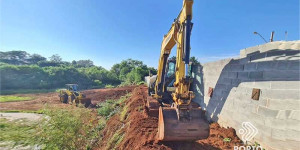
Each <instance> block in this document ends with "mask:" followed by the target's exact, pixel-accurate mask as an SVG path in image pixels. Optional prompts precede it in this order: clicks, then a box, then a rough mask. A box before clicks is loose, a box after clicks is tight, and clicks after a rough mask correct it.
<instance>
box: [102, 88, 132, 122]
mask: <svg viewBox="0 0 300 150" xmlns="http://www.w3.org/2000/svg"><path fill="white" fill-rule="evenodd" d="M130 96H131V93H127V94H126V95H125V96H121V97H120V99H118V100H106V101H105V102H102V103H99V104H98V105H97V106H98V107H99V108H98V109H97V112H98V114H99V115H100V116H102V117H105V118H106V119H109V118H110V117H111V116H113V115H114V114H116V113H118V112H120V110H122V108H123V106H121V105H123V104H122V103H123V102H124V101H125V100H126V99H127V98H129V97H130Z"/></svg>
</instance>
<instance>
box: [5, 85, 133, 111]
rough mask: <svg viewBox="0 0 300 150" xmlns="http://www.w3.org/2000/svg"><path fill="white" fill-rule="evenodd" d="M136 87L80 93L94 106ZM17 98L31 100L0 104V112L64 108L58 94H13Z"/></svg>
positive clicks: (118, 96) (64, 105)
mask: <svg viewBox="0 0 300 150" xmlns="http://www.w3.org/2000/svg"><path fill="white" fill-rule="evenodd" d="M135 87H136V86H127V87H119V88H113V89H92V90H85V91H82V93H83V94H85V95H86V97H87V98H91V100H92V103H93V104H94V105H96V104H98V103H99V102H102V101H105V100H107V99H118V98H120V97H121V96H123V95H126V94H127V93H129V92H132V90H133V89H134V88H135ZM15 95H17V96H28V97H33V100H29V101H20V102H5V103H0V111H1V110H2V111H3V110H39V109H42V108H43V107H44V105H45V104H49V105H55V106H56V107H66V104H62V103H61V102H60V101H59V97H58V93H55V92H53V93H38V94H15Z"/></svg>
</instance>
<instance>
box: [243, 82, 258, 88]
mask: <svg viewBox="0 0 300 150" xmlns="http://www.w3.org/2000/svg"><path fill="white" fill-rule="evenodd" d="M254 83H255V82H241V83H240V84H239V87H249V88H253V86H254Z"/></svg>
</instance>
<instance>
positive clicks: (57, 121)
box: [35, 108, 99, 150]
mask: <svg viewBox="0 0 300 150" xmlns="http://www.w3.org/2000/svg"><path fill="white" fill-rule="evenodd" d="M44 113H45V114H46V115H47V116H49V117H47V118H46V119H45V120H44V122H43V123H41V124H40V125H39V126H38V128H37V129H36V135H35V142H38V144H40V145H42V148H43V149H49V150H52V149H86V147H90V146H91V141H92V140H93V138H95V136H99V134H98V132H99V130H95V125H94V124H93V123H94V122H95V121H96V117H95V116H93V115H91V114H92V113H91V110H87V109H80V108H70V109H57V108H51V109H46V110H45V111H44Z"/></svg>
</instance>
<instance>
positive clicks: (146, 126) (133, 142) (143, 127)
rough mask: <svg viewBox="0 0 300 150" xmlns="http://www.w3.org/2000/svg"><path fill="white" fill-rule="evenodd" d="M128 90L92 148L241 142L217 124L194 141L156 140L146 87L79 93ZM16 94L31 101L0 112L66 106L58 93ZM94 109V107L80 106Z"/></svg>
mask: <svg viewBox="0 0 300 150" xmlns="http://www.w3.org/2000/svg"><path fill="white" fill-rule="evenodd" d="M130 92H131V93H132V96H131V97H130V98H128V99H127V100H126V101H125V102H124V103H125V107H128V109H127V113H126V117H125V118H124V119H120V118H122V117H120V114H118V113H117V114H115V115H113V116H112V117H111V118H110V119H109V120H108V121H107V123H106V126H105V128H104V130H103V134H102V138H101V140H99V141H98V143H97V145H98V146H97V147H94V149H99V150H102V149H110V148H115V149H121V150H123V149H143V150H144V149H146V150H147V149H162V150H173V149H174V150H175V149H176V150H177V149H178V150H179V149H180V150H202V149H205V150H218V149H233V148H234V146H238V145H241V140H240V139H239V138H238V137H237V136H236V133H235V130H234V129H232V128H221V127H220V126H219V125H218V124H217V123H211V124H210V135H209V137H208V138H207V139H203V140H199V141H194V142H186V141H181V142H161V141H157V140H156V134H157V121H158V119H157V118H155V117H150V116H149V115H148V112H147V109H146V100H147V87H145V86H143V85H142V86H127V87H118V88H112V89H92V90H85V91H83V93H84V94H85V95H87V97H89V98H91V99H92V103H93V104H94V105H96V104H98V103H100V102H103V101H105V100H108V99H118V98H120V97H121V96H124V95H126V94H127V93H130ZM19 96H30V97H33V100H30V101H21V102H5V103H0V111H8V110H24V111H27V110H32V111H35V110H40V109H43V107H44V106H45V104H48V105H54V106H57V107H62V108H63V107H66V104H62V103H60V101H59V97H58V93H43V94H19ZM83 109H95V108H83ZM116 132H119V133H120V134H121V135H122V140H121V141H120V142H119V143H113V144H116V145H114V146H113V147H109V146H108V145H111V144H112V143H109V142H110V141H109V139H111V137H112V136H114V135H115V134H116Z"/></svg>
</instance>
